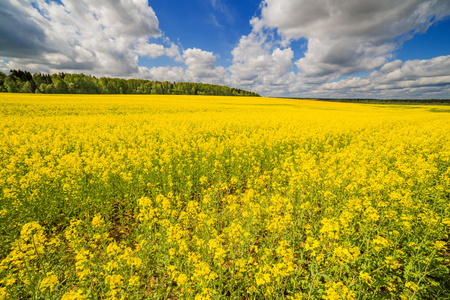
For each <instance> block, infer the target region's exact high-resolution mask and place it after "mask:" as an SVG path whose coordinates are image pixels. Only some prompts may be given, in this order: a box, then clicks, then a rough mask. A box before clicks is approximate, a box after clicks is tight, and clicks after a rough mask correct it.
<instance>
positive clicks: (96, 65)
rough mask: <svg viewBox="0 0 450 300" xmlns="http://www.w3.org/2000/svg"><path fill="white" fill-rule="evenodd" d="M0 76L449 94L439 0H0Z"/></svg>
mask: <svg viewBox="0 0 450 300" xmlns="http://www.w3.org/2000/svg"><path fill="white" fill-rule="evenodd" d="M0 2H1V5H0V71H2V72H4V73H6V74H8V73H9V70H10V69H22V70H27V71H30V72H31V73H59V72H66V73H84V74H89V75H95V76H98V77H102V76H108V77H120V78H139V79H149V80H157V81H166V80H167V81H171V82H175V81H176V82H179V81H189V82H204V83H211V84H221V85H226V86H230V87H236V88H242V89H246V90H251V91H253V92H257V93H259V94H260V95H262V96H276V97H298V98H301V97H308V98H316V97H317V98H319V97H320V98H379V99H390V98H417V99H431V98H450V1H449V0H228V1H226V0H190V1H182V0H178V1H174V0H149V1H147V0H77V1H73V0H58V1H53V0H1V1H0Z"/></svg>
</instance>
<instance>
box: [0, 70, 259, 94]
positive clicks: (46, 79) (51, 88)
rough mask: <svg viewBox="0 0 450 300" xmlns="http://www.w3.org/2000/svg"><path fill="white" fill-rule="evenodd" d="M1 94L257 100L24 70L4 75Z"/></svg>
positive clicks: (174, 85)
mask: <svg viewBox="0 0 450 300" xmlns="http://www.w3.org/2000/svg"><path fill="white" fill-rule="evenodd" d="M0 92H8V93H36V94H38V93H41V94H155V95H219V96H256V97H259V95H258V94H256V93H254V92H249V91H245V90H242V89H236V88H230V87H227V86H222V85H212V84H205V83H193V82H168V81H164V82H160V81H150V80H144V79H122V78H108V77H101V78H97V77H95V76H90V75H84V74H67V73H58V74H51V75H50V74H41V73H35V74H31V73H30V72H28V71H23V70H10V74H9V75H6V74H4V73H2V72H0Z"/></svg>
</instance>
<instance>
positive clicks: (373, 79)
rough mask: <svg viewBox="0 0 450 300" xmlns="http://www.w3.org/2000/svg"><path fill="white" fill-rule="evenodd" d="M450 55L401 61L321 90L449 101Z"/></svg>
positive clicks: (380, 96)
mask: <svg viewBox="0 0 450 300" xmlns="http://www.w3.org/2000/svg"><path fill="white" fill-rule="evenodd" d="M448 70H450V55H449V56H439V57H435V58H432V59H428V60H409V61H406V62H402V61H400V60H396V61H392V62H389V63H387V64H385V65H384V66H383V67H381V68H380V70H377V71H373V72H372V73H370V74H369V75H368V76H366V77H363V78H359V77H349V78H346V79H342V80H340V81H337V82H332V83H326V84H323V85H321V86H320V87H318V91H319V92H321V93H324V94H326V93H328V94H329V93H330V92H331V93H338V94H341V95H345V94H350V95H356V96H358V97H374V98H408V97H414V98H415V97H417V94H422V96H421V97H422V98H433V97H438V98H448V93H449V90H450V72H449V71H448Z"/></svg>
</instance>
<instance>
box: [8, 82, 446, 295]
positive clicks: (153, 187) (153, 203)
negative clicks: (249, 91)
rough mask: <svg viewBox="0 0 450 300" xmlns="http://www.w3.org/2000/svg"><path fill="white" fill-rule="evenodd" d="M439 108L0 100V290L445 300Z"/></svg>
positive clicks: (442, 118) (225, 100) (147, 99)
mask: <svg viewBox="0 0 450 300" xmlns="http://www.w3.org/2000/svg"><path fill="white" fill-rule="evenodd" d="M43 84H45V83H43ZM432 109H433V107H430V106H428V107H426V106H416V107H414V109H411V108H410V107H400V106H383V107H380V106H379V105H367V104H365V105H361V104H347V103H327V102H317V101H300V100H286V99H267V98H253V97H248V98H245V99H244V100H243V99H236V98H233V97H198V96H117V95H115V96H110V95H95V96H93V95H83V96H79V95H68V96H61V95H28V94H5V95H4V96H2V98H0V115H1V118H0V129H1V130H0V158H1V159H0V189H1V194H0V230H1V234H0V237H1V240H0V299H149V298H155V299H164V298H168V299H282V298H285V299H448V295H450V285H449V280H448V278H449V264H450V261H449V252H450V249H449V238H448V234H449V233H450V201H449V200H450V136H449V135H448V132H449V130H450V122H449V121H450V120H449V118H450V115H449V114H447V113H436V112H434V111H433V110H432Z"/></svg>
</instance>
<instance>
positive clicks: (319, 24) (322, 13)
mask: <svg viewBox="0 0 450 300" xmlns="http://www.w3.org/2000/svg"><path fill="white" fill-rule="evenodd" d="M449 14H450V2H449V1H448V0H378V1H373V0H346V1H330V0H316V1H309V0H264V1H263V6H262V11H261V16H262V17H261V22H262V23H263V26H267V27H269V28H275V29H277V30H278V32H279V33H280V34H281V35H282V36H284V37H285V38H287V39H298V38H301V37H304V38H307V39H308V50H307V51H306V53H305V57H303V58H302V59H300V60H298V61H297V62H296V64H297V66H298V68H299V70H300V72H301V73H302V75H304V76H325V77H324V81H326V80H327V79H328V77H326V76H327V75H333V74H337V75H348V74H352V73H355V72H358V71H368V70H373V69H375V68H377V67H380V66H382V65H383V64H385V63H386V62H387V61H388V59H389V58H390V57H391V53H392V52H393V51H394V50H396V49H397V48H398V47H399V46H400V45H401V43H402V42H403V41H404V40H405V39H408V38H410V37H411V35H412V34H414V33H415V32H423V31H426V29H427V28H428V27H429V26H430V24H431V23H432V22H436V21H437V20H440V19H442V18H443V17H445V16H447V15H449Z"/></svg>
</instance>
